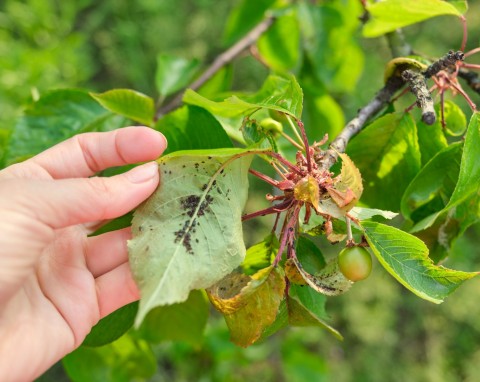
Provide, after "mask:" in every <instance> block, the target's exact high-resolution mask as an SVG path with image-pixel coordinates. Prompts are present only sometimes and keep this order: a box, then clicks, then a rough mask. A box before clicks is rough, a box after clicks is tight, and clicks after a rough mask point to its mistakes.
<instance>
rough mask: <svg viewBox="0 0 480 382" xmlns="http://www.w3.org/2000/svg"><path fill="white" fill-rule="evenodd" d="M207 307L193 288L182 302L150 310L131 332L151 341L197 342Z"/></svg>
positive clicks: (206, 317) (205, 298)
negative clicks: (138, 325) (140, 323)
mask: <svg viewBox="0 0 480 382" xmlns="http://www.w3.org/2000/svg"><path fill="white" fill-rule="evenodd" d="M209 307H210V305H209V303H208V299H207V297H206V296H205V294H204V293H203V292H201V291H198V290H193V291H191V292H190V295H189V296H188V299H187V300H186V301H184V302H181V303H179V304H173V305H168V306H159V307H157V308H155V309H153V310H151V311H150V313H149V314H147V316H146V317H145V319H144V320H143V322H142V325H140V327H139V328H138V329H137V330H136V331H135V332H134V335H135V337H139V338H141V339H144V340H146V341H148V342H150V343H159V342H162V341H183V342H188V343H189V344H192V345H197V346H198V345H200V344H201V343H202V341H203V332H204V330H205V326H206V325H207V319H208V314H209ZM132 323H133V322H132Z"/></svg>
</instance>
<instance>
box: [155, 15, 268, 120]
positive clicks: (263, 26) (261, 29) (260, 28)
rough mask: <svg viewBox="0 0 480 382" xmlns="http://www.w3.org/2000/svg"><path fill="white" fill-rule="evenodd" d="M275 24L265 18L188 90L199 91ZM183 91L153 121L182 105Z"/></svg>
mask: <svg viewBox="0 0 480 382" xmlns="http://www.w3.org/2000/svg"><path fill="white" fill-rule="evenodd" d="M274 22H275V17H274V16H267V17H266V18H265V19H264V20H263V21H262V22H261V23H260V24H258V25H257V26H256V27H255V28H253V29H252V30H251V31H250V32H249V33H247V34H246V35H245V36H244V37H243V38H241V39H240V40H239V41H238V42H237V43H235V44H234V45H232V46H231V47H230V48H228V49H227V50H226V51H225V52H223V53H222V54H220V55H219V56H218V57H217V58H216V59H215V61H213V63H212V64H211V65H210V66H209V67H208V68H207V69H206V70H205V72H203V74H202V75H201V76H200V77H199V78H198V79H197V80H196V81H194V82H193V83H191V84H190V85H189V86H188V88H189V89H192V90H197V89H199V88H200V87H201V86H202V85H203V84H205V83H206V82H207V81H208V80H209V79H210V78H212V77H213V76H214V75H215V74H216V73H217V72H218V71H219V70H220V69H221V68H223V67H224V66H225V65H227V64H229V63H230V62H232V61H233V60H234V59H235V58H236V57H237V56H238V55H240V54H241V53H242V52H243V51H244V50H245V49H248V48H249V47H250V46H251V45H253V44H255V42H256V41H257V40H258V38H259V37H260V36H261V35H262V34H263V33H265V32H266V31H267V30H268V29H269V28H270V27H271V26H272V24H273V23H274ZM183 93H184V92H183V91H182V92H180V93H179V94H178V95H177V96H176V97H174V98H173V99H172V100H171V101H170V102H169V103H168V104H166V105H164V106H162V107H160V108H159V109H158V110H157V112H156V114H155V119H159V118H161V117H162V116H163V115H165V114H166V113H168V112H170V111H172V110H175V109H176V108H178V107H180V105H181V104H182V98H183Z"/></svg>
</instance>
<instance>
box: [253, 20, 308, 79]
mask: <svg viewBox="0 0 480 382" xmlns="http://www.w3.org/2000/svg"><path fill="white" fill-rule="evenodd" d="M257 47H258V51H259V53H260V56H261V57H262V59H263V60H264V61H265V62H266V63H267V64H268V66H269V67H270V68H271V69H272V70H274V71H278V72H286V71H288V70H291V69H294V68H295V67H296V66H297V65H298V62H299V59H300V30H299V26H298V20H297V15H296V13H295V12H293V11H291V12H288V13H286V14H284V15H282V16H280V17H278V18H277V20H276V21H275V23H274V24H273V25H272V26H271V27H270V28H269V29H268V31H267V32H266V33H264V34H263V35H262V36H261V37H260V38H259V39H258V41H257Z"/></svg>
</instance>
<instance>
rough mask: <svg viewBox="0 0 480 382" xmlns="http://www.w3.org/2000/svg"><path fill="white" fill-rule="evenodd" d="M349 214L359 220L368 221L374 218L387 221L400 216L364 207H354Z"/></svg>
mask: <svg viewBox="0 0 480 382" xmlns="http://www.w3.org/2000/svg"><path fill="white" fill-rule="evenodd" d="M348 214H349V215H350V216H352V217H354V218H356V219H358V220H368V219H371V218H373V217H374V216H381V217H382V218H385V219H393V218H395V217H396V216H398V214H397V213H396V212H392V211H384V210H379V209H376V208H364V207H353V208H352V209H351V210H350V212H349V213H348Z"/></svg>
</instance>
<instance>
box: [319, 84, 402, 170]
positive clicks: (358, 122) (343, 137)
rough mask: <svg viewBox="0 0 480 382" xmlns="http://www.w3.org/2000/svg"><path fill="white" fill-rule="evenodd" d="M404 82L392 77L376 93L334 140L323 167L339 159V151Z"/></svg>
mask: <svg viewBox="0 0 480 382" xmlns="http://www.w3.org/2000/svg"><path fill="white" fill-rule="evenodd" d="M403 84H404V82H403V80H402V79H401V78H400V77H396V76H393V77H390V78H389V80H388V81H387V83H386V84H385V86H384V87H383V88H382V89H380V91H379V92H378V93H377V94H376V95H375V97H374V98H373V99H372V100H371V101H370V102H369V103H368V104H367V105H365V106H364V107H362V108H361V109H360V110H359V111H358V114H357V116H356V117H355V118H354V119H352V120H351V121H350V122H348V124H347V125H346V126H345V127H344V128H343V130H342V131H341V132H340V134H338V135H337V137H336V138H335V139H334V140H333V141H332V143H331V144H330V146H329V148H328V150H327V151H326V152H325V155H324V156H323V159H322V160H321V166H322V168H323V169H325V170H328V169H329V168H330V167H332V166H333V164H334V163H335V162H336V161H337V158H338V153H343V152H345V149H346V147H347V144H348V142H349V141H350V139H351V138H352V137H353V136H354V135H356V134H358V133H359V132H360V130H362V128H363V126H364V125H365V123H366V122H367V121H368V120H369V119H370V118H371V117H373V116H374V115H375V114H377V113H378V112H379V111H380V110H382V109H383V108H384V107H385V106H386V105H387V103H388V102H389V101H390V99H391V98H392V96H393V95H394V94H395V92H396V91H397V90H399V89H400V88H401V87H402V86H403Z"/></svg>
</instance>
